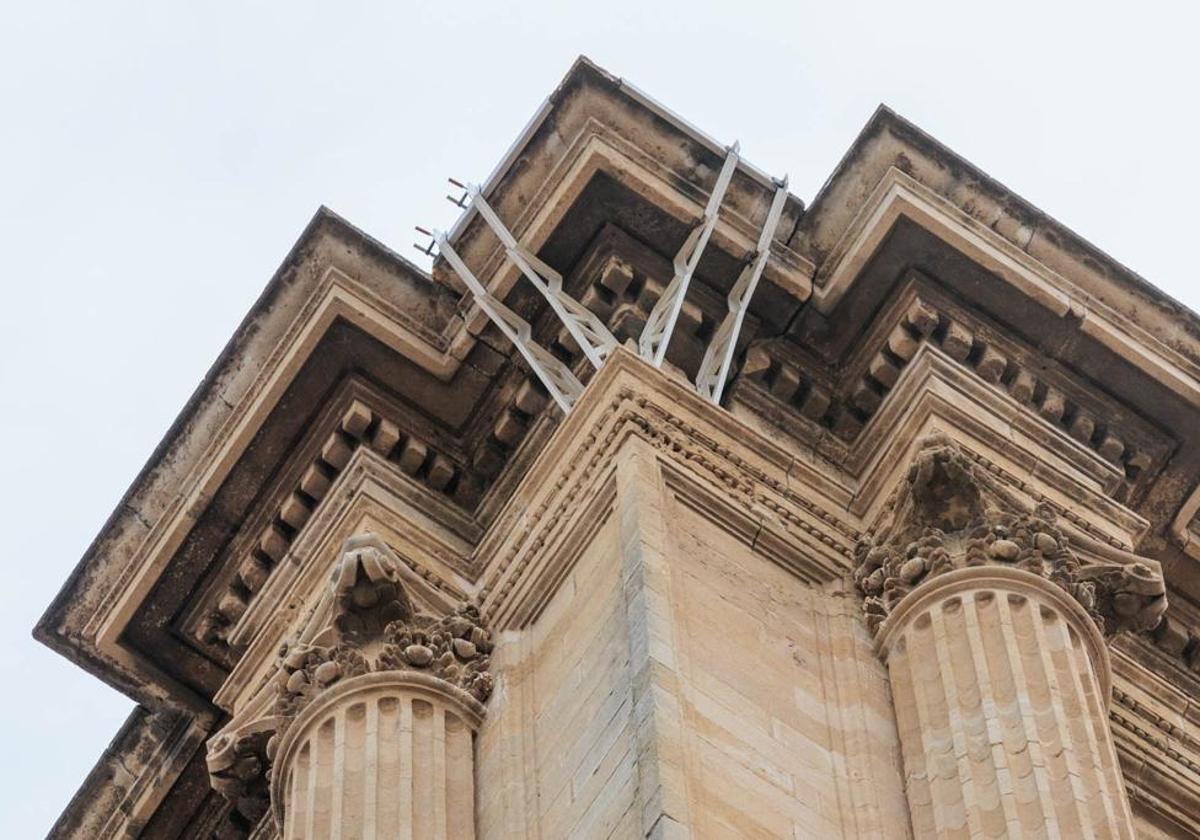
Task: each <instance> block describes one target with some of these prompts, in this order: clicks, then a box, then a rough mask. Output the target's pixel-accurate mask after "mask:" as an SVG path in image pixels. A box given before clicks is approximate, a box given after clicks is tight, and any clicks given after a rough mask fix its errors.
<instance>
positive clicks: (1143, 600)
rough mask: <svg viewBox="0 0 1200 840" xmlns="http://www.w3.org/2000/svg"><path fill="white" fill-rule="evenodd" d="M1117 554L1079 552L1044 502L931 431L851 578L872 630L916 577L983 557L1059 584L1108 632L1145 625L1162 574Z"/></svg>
mask: <svg viewBox="0 0 1200 840" xmlns="http://www.w3.org/2000/svg"><path fill="white" fill-rule="evenodd" d="M1109 551H1110V553H1118V552H1115V551H1113V550H1109ZM1122 559H1123V560H1127V562H1118V561H1114V562H1112V563H1107V562H1106V563H1094V562H1089V563H1085V562H1083V561H1081V560H1080V558H1079V557H1078V555H1077V554H1076V553H1075V552H1074V551H1073V550H1072V548H1071V545H1070V541H1069V539H1068V537H1067V535H1066V534H1064V533H1063V532H1062V530H1061V529H1060V528H1059V527H1058V525H1057V516H1056V514H1055V512H1054V510H1053V509H1052V508H1051V507H1050V506H1049V505H1046V504H1044V503H1042V504H1038V505H1037V506H1036V507H1035V508H1034V509H1033V510H1028V509H1026V508H1025V507H1024V506H1023V505H1022V503H1021V501H1020V500H1019V499H1017V498H1016V496H1015V495H1014V494H1012V493H1011V492H1010V491H1008V490H1007V489H1006V488H1004V487H1003V486H1001V485H1000V484H999V483H998V482H997V481H995V480H994V479H993V478H992V477H991V476H989V475H988V474H987V473H986V472H985V471H983V470H982V469H980V468H979V467H978V466H977V465H976V464H975V463H974V462H973V461H972V460H971V458H970V457H968V456H967V455H966V454H964V453H963V452H962V450H960V449H959V447H958V445H957V444H956V443H955V442H954V441H953V440H951V439H950V438H949V437H948V436H946V435H944V434H934V435H931V436H930V437H928V438H926V439H925V440H924V441H923V442H922V445H921V448H920V450H919V452H918V454H917V456H916V458H915V459H914V461H913V464H912V466H911V467H910V468H909V470H908V474H907V475H906V477H905V479H904V482H903V484H902V486H901V488H900V491H899V495H898V497H897V499H896V501H895V505H894V508H893V511H892V516H891V517H890V519H889V522H888V523H887V524H886V525H885V526H884V527H882V528H881V529H879V530H878V531H877V532H876V533H875V534H874V535H873V536H871V537H868V538H864V539H862V540H860V541H859V543H858V545H857V546H856V548H855V570H854V582H855V584H856V586H857V587H858V590H859V592H860V593H861V594H862V595H863V599H864V602H863V609H864V611H865V613H866V620H867V626H868V628H869V629H870V630H871V632H872V633H875V632H876V631H877V629H878V628H879V625H880V624H882V623H883V621H884V620H885V619H886V618H887V617H888V615H889V614H890V613H891V611H892V609H893V608H894V607H895V606H896V604H897V603H899V601H900V599H901V598H903V597H904V596H905V595H906V594H908V593H909V592H911V591H912V590H913V589H915V588H916V587H917V586H919V585H920V584H921V583H923V582H925V581H927V580H929V579H930V578H933V577H935V576H937V575H940V574H943V573H945V572H948V571H952V570H954V569H963V568H968V567H971V566H979V565H984V564H997V565H1005V566H1011V567H1013V568H1018V569H1023V570H1025V571H1028V572H1033V573H1034V574H1036V575H1038V576H1040V577H1043V578H1045V579H1047V580H1049V581H1051V582H1053V583H1055V584H1057V585H1058V586H1060V587H1062V588H1063V589H1064V590H1065V591H1066V592H1068V593H1069V594H1070V595H1072V596H1073V597H1074V598H1075V599H1076V600H1077V601H1078V602H1079V603H1080V604H1081V605H1082V606H1083V608H1084V609H1085V610H1087V612H1088V614H1089V615H1091V616H1092V619H1093V620H1094V621H1095V622H1096V624H1097V625H1098V626H1099V628H1100V630H1101V632H1103V633H1105V634H1106V635H1112V634H1115V633H1118V632H1121V631H1125V630H1130V631H1134V632H1141V631H1147V630H1152V629H1154V628H1155V627H1156V626H1157V625H1158V623H1159V622H1160V621H1161V620H1162V617H1163V613H1164V612H1165V611H1166V607H1167V600H1166V588H1165V585H1164V582H1163V578H1162V574H1161V573H1160V572H1159V571H1158V570H1157V569H1156V568H1153V567H1151V566H1150V565H1149V564H1147V563H1144V562H1140V561H1138V560H1137V559H1136V558H1134V557H1132V555H1129V556H1128V557H1127V558H1122Z"/></svg>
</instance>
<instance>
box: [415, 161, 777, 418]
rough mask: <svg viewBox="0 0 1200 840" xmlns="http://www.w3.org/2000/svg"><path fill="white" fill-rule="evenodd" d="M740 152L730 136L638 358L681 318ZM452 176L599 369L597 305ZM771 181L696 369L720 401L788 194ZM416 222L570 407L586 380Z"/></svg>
mask: <svg viewBox="0 0 1200 840" xmlns="http://www.w3.org/2000/svg"><path fill="white" fill-rule="evenodd" d="M739 160H740V157H739V154H738V144H737V143H734V144H733V145H732V146H730V147H728V149H727V150H726V156H725V163H724V165H723V166H722V167H721V171H720V173H719V174H718V175H717V181H716V184H714V185H713V190H712V193H711V195H709V197H708V204H707V205H705V208H704V216H703V218H701V220H700V222H699V223H698V224H697V225H696V227H695V228H694V229H693V230H692V232H691V233H690V234H688V238H687V240H686V241H685V242H684V243H683V246H682V247H681V248H680V249H679V251H678V253H677V254H676V255H675V259H674V276H673V277H672V278H671V282H670V283H669V284H668V285H667V287H666V288H665V289H664V290H663V293H662V295H661V296H660V297H659V299H658V300H657V301H656V302H655V304H654V308H653V309H652V310H651V312H650V316H649V318H647V320H646V326H645V328H644V329H643V330H642V334H641V336H640V337H639V339H638V352H639V353H640V354H641V356H642V358H644V359H646V360H647V361H649V362H650V363H651V364H653V365H654V366H655V367H661V366H662V361H663V358H664V356H665V355H666V352H667V345H668V344H670V342H671V334H672V332H674V330H675V322H676V321H677V320H678V319H679V312H680V310H681V309H682V307H683V301H684V298H685V297H686V295H687V290H688V285H689V284H690V283H691V280H692V275H693V274H694V273H695V271H696V266H697V265H698V264H699V263H700V258H701V256H702V255H703V253H704V249H705V247H706V246H707V245H708V240H709V237H710V236H711V235H712V232H713V228H715V227H716V224H717V216H718V214H719V212H720V209H721V202H722V201H723V200H724V198H725V191H726V189H727V188H728V187H729V182H730V180H731V179H732V178H733V173H734V171H735V170H736V169H737V167H738V163H739ZM451 183H452V184H454V185H455V186H456V187H459V188H461V189H463V190H464V191H465V193H464V195H462V196H461V197H458V198H456V197H454V196H447V198H449V199H450V201H452V202H453V203H454V204H456V205H458V206H459V207H462V208H464V209H466V208H468V207H469V208H472V209H474V210H475V211H477V212H478V213H479V215H480V217H481V218H482V219H483V220H484V222H485V223H486V224H487V225H488V227H489V228H491V230H492V232H493V233H494V234H495V235H496V237H497V238H499V240H500V243H501V245H503V247H504V253H505V256H506V257H507V259H508V260H509V262H511V263H512V264H513V265H514V266H516V267H517V268H518V269H519V270H520V272H521V273H522V274H523V275H525V277H526V278H527V279H528V280H529V282H531V283H532V284H533V285H534V288H536V289H537V290H538V292H540V293H541V295H542V297H544V298H545V299H546V302H547V303H549V304H550V307H551V309H553V310H554V313H555V314H556V315H557V316H558V318H559V320H560V321H561V322H562V324H563V326H565V327H566V328H567V332H569V333H570V335H571V337H572V338H573V339H574V340H575V343H576V344H578V345H579V348H580V349H581V350H582V351H583V354H584V356H586V357H587V360H588V361H589V362H591V364H592V365H593V366H594V367H596V368H597V369H599V368H600V366H601V365H603V364H604V360H605V359H607V358H608V356H609V354H611V353H612V351H613V350H614V349H615V348H616V346H617V340H616V338H614V337H613V334H612V333H611V332H609V330H608V328H607V327H606V326H605V325H604V323H603V322H602V321H601V320H600V319H599V318H598V317H597V316H596V315H595V313H593V312H592V311H591V310H589V309H588V308H587V307H585V306H584V305H583V304H581V303H580V302H579V301H577V300H575V299H574V298H573V297H571V296H570V295H569V294H567V292H566V291H565V290H564V289H563V281H562V275H561V274H559V273H558V272H557V271H555V270H554V269H553V268H551V267H550V266H548V265H546V263H544V262H542V260H540V259H538V258H537V256H535V255H534V254H533V253H532V252H531V251H529V250H528V249H527V248H525V247H523V246H522V245H521V244H520V243H519V242H518V241H517V239H516V237H515V236H513V235H512V232H511V231H509V229H508V228H507V227H506V226H505V224H504V223H503V222H502V221H501V220H500V217H499V216H498V215H496V211H495V210H493V209H492V206H491V205H490V204H488V202H487V200H486V199H485V198H484V197H483V193H482V191H481V190H480V189H479V187H476V186H464V185H463V184H460V183H459V182H457V181H453V180H452V181H451ZM775 187H776V189H775V197H774V199H773V200H772V202H771V208H770V210H769V211H768V213H767V218H766V221H765V222H764V223H763V229H762V232H761V233H760V234H759V237H758V243H757V246H756V250H755V252H754V255H753V257H752V259H751V261H750V262H749V263H748V264H747V265H746V267H745V268H743V269H742V272H741V274H739V275H738V279H737V282H736V283H734V285H733V289H732V290H731V291H730V293H729V296H728V303H729V311H728V314H726V316H725V319H724V320H723V321H722V322H721V326H720V327H719V328H718V329H717V331H716V333H715V335H714V336H713V340H712V342H711V343H710V344H709V346H708V349H707V350H706V351H705V354H704V360H703V361H702V362H701V364H700V370H699V372H698V373H697V375H696V390H697V391H699V392H700V393H701V394H702V395H703V396H705V397H707V398H708V399H710V400H712V401H713V402H714V403H719V402H720V400H721V391H722V390H723V389H724V386H725V379H726V377H728V375H729V367H730V365H731V364H732V361H733V353H734V350H735V349H736V346H737V338H738V333H739V332H741V328H742V322H743V320H745V317H746V310H747V308H748V307H749V304H750V298H751V297H752V296H753V294H754V289H755V287H756V286H757V285H758V281H759V278H760V277H762V273H763V269H764V268H765V266H766V263H767V260H768V258H769V257H770V253H771V240H772V239H773V238H774V236H775V229H776V227H778V225H779V219H780V216H781V215H782V213H783V205H784V203H785V202H786V200H787V179H786V178H785V179H784V180H783V181H776V182H775ZM461 224H462V220H461V219H460V221H459V223H458V225H461ZM456 229H457V227H456ZM417 230H419V231H421V232H422V233H425V234H427V235H432V237H433V240H434V242H436V244H437V247H438V250H439V251H440V252H441V254H442V256H444V257H445V258H446V260H447V262H449V263H450V266H451V267H452V268H453V269H454V271H455V272H456V273H457V274H458V276H459V277H460V278H461V279H462V281H463V283H465V284H466V286H467V288H468V289H469V290H470V291H471V295H472V297H473V298H474V300H475V302H476V303H477V304H478V305H479V308H480V309H482V310H483V312H484V314H485V315H487V316H488V318H490V319H491V320H492V322H493V323H494V324H495V325H496V326H497V328H499V330H500V332H502V333H503V334H504V336H505V337H506V338H507V339H508V340H509V341H511V342H512V343H513V346H515V347H516V348H517V351H518V352H519V353H520V354H521V356H522V357H524V359H525V361H526V362H528V363H529V366H530V368H532V369H533V372H534V374H535V375H536V376H537V377H538V379H540V380H541V382H542V384H543V385H544V386H545V387H546V390H547V391H549V392H550V396H551V397H553V398H554V401H555V402H556V403H557V404H558V405H559V407H560V408H562V410H563V411H564V412H567V411H570V409H571V406H572V405H574V403H575V400H576V399H578V397H579V395H580V393H582V391H583V385H582V384H581V383H580V381H579V379H578V377H576V376H575V373H574V372H573V371H572V370H571V368H570V367H568V366H567V365H566V364H565V363H564V362H563V361H562V360H560V359H559V358H557V357H556V356H554V355H553V354H552V353H550V351H549V350H547V349H546V348H544V347H542V346H541V345H539V344H537V343H536V342H535V341H534V340H533V331H532V328H531V326H530V324H529V322H528V321H526V320H525V319H524V318H522V317H521V316H520V315H518V314H517V313H515V312H513V311H512V310H511V309H509V308H508V307H507V306H505V305H504V304H503V303H502V302H501V301H500V300H499V299H498V298H496V297H495V296H494V295H492V293H491V292H489V291H488V289H487V287H486V286H485V285H484V284H483V283H481V282H480V281H479V279H478V278H476V277H475V275H474V274H473V273H472V272H471V270H470V269H469V268H467V265H466V263H465V262H463V259H462V257H460V256H459V254H458V252H457V251H455V250H454V247H453V246H452V245H451V244H450V242H449V237H448V236H447V235H446V234H444V233H441V232H437V231H434V232H432V234H431V233H430V231H427V230H425V229H424V228H417ZM416 247H417V250H419V251H421V252H422V253H424V254H429V255H432V250H433V245H432V243H431V244H430V245H428V246H425V247H422V246H420V245H418V246H416Z"/></svg>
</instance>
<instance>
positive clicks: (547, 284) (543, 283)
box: [450, 180, 617, 369]
mask: <svg viewBox="0 0 1200 840" xmlns="http://www.w3.org/2000/svg"><path fill="white" fill-rule="evenodd" d="M450 183H451V184H453V185H454V186H456V187H459V188H461V189H463V190H465V193H466V195H465V197H466V198H469V201H470V205H471V206H473V207H474V208H475V209H476V210H477V211H478V212H479V215H480V216H481V217H482V218H483V220H484V221H485V222H487V225H488V227H490V228H491V229H492V232H493V233H494V234H496V237H497V238H498V239H499V240H500V243H501V244H502V245H503V246H504V253H505V255H506V256H507V257H508V260H509V262H511V263H512V264H513V265H515V266H516V267H517V268H519V269H520V270H521V273H522V274H524V275H525V277H526V278H528V280H529V282H530V283H532V284H533V285H534V288H536V289H537V290H538V291H539V292H540V293H541V295H542V297H544V298H545V299H546V302H547V303H549V304H550V308H551V309H553V310H554V314H555V315H557V316H558V319H559V320H560V321H562V323H563V326H565V327H566V328H567V332H568V333H570V334H571V338H573V339H574V340H575V343H576V344H578V345H579V349H581V350H582V351H583V355H584V356H586V357H587V360H588V361H589V362H591V363H592V366H593V367H595V368H596V369H599V368H600V366H601V365H602V364H604V360H605V359H606V358H608V355H609V354H610V353H611V352H612V351H613V349H614V348H615V347H616V346H617V339H616V338H614V337H613V334H612V333H611V332H609V331H608V327H606V326H604V323H603V322H602V321H601V320H600V319H599V318H598V317H596V315H595V313H593V312H592V311H591V310H590V309H588V308H587V307H586V306H584V305H583V304H582V303H580V302H579V301H577V300H575V298H573V297H571V296H570V295H569V294H567V292H566V291H565V290H564V289H563V280H562V275H561V274H559V273H558V272H557V271H555V270H554V269H553V268H551V267H550V266H548V265H546V264H545V263H544V262H542V261H541V260H540V259H538V258H537V257H536V256H535V255H534V254H533V253H532V252H531V251H529V250H528V249H526V248H524V247H523V246H522V245H521V244H520V243H519V242H517V239H516V237H515V236H513V235H512V233H511V232H510V231H509V229H508V228H507V227H505V225H504V222H502V221H500V217H499V216H498V215H496V211H495V210H493V209H492V206H491V205H490V204H488V203H487V199H485V198H484V197H483V193H482V192H480V189H479V187H477V186H474V185H463V184H460V183H459V182H457V181H454V180H451V181H450ZM451 201H454V199H453V198H451ZM455 203H456V204H459V206H463V205H462V203H461V202H455Z"/></svg>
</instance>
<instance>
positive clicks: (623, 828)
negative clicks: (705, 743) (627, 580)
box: [478, 519, 637, 840]
mask: <svg viewBox="0 0 1200 840" xmlns="http://www.w3.org/2000/svg"><path fill="white" fill-rule="evenodd" d="M620 571H621V570H620V565H619V550H618V544H617V523H616V520H615V519H610V520H609V521H608V522H607V524H605V525H604V526H602V527H601V528H600V530H599V531H598V532H597V533H596V535H595V537H594V538H593V540H592V542H591V544H590V545H589V546H588V548H587V549H586V550H585V551H584V552H583V554H582V556H581V557H580V558H579V560H578V561H577V563H576V564H575V566H574V568H573V570H572V571H571V574H570V575H569V576H568V577H567V578H566V579H565V580H564V581H563V582H562V583H561V585H560V586H559V587H558V589H557V591H556V593H555V594H554V596H553V597H552V598H551V599H550V602H549V603H548V604H547V606H546V607H545V609H544V611H543V612H542V613H541V614H540V616H539V617H538V619H537V620H536V621H535V622H534V623H533V624H532V625H531V626H530V627H528V628H527V629H526V630H524V631H522V632H520V633H512V634H509V635H508V636H507V637H506V638H502V639H501V644H500V649H499V650H498V651H497V660H496V667H497V669H498V671H499V675H500V685H499V689H498V691H497V693H496V696H495V697H494V698H493V702H492V704H490V705H489V714H488V719H487V721H486V722H485V724H484V727H483V731H482V732H481V733H480V739H479V746H478V753H479V762H480V764H479V778H480V784H479V788H480V801H479V836H480V837H481V838H483V840H487V839H488V838H508V837H513V836H528V837H539V836H540V837H544V838H552V837H555V838H556V837H607V836H613V837H632V836H635V831H634V829H635V825H634V824H633V822H632V821H633V819H634V817H635V815H634V808H633V806H634V801H635V797H634V789H635V784H636V773H637V769H636V766H635V762H634V758H633V756H634V749H633V744H632V734H631V733H632V694H633V692H632V682H631V679H630V671H629V666H628V632H627V629H626V618H625V605H624V599H623V592H622V588H621V577H620Z"/></svg>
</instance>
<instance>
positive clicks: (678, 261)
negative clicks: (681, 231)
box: [638, 143, 738, 367]
mask: <svg viewBox="0 0 1200 840" xmlns="http://www.w3.org/2000/svg"><path fill="white" fill-rule="evenodd" d="M737 164H738V144H737V143H734V144H733V145H732V146H730V147H729V151H728V154H727V155H726V156H725V165H724V166H722V167H721V174H720V175H718V176H717V183H716V185H715V186H714V187H713V191H712V194H711V195H710V196H709V197H708V204H707V205H706V206H705V208H704V217H703V218H702V219H701V220H700V224H698V225H697V226H696V227H695V228H694V229H693V230H692V232H691V233H690V234H688V238H687V240H686V241H685V242H684V243H683V247H681V248H680V249H679V252H678V253H677V254H676V255H675V261H674V268H675V274H674V276H673V277H672V278H671V282H670V284H669V285H668V286H667V288H666V289H664V290H663V293H662V295H661V296H660V297H659V299H658V301H657V302H656V303H655V304H654V308H653V309H652V310H651V311H650V317H649V318H647V319H646V326H645V327H644V328H643V329H642V334H641V336H640V337H639V339H638V352H639V353H640V354H641V356H642V358H644V359H645V360H646V361H648V362H650V363H651V364H653V365H654V366H655V367H662V361H663V357H664V356H665V355H666V354H667V345H668V344H670V343H671V333H673V332H674V331H675V322H676V321H677V320H678V319H679V310H680V309H681V308H682V307H683V299H684V297H685V296H686V295H687V289H688V284H689V283H691V280H692V274H693V273H694V272H695V270H696V266H697V265H698V264H699V262H700V255H701V254H703V253H704V247H705V246H706V245H708V238H709V236H711V235H712V232H713V228H714V227H716V224H717V214H718V211H719V210H720V207H721V200H722V199H723V198H724V197H725V189H726V188H727V187H728V186H729V181H730V179H731V178H733V171H734V170H735V169H737Z"/></svg>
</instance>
